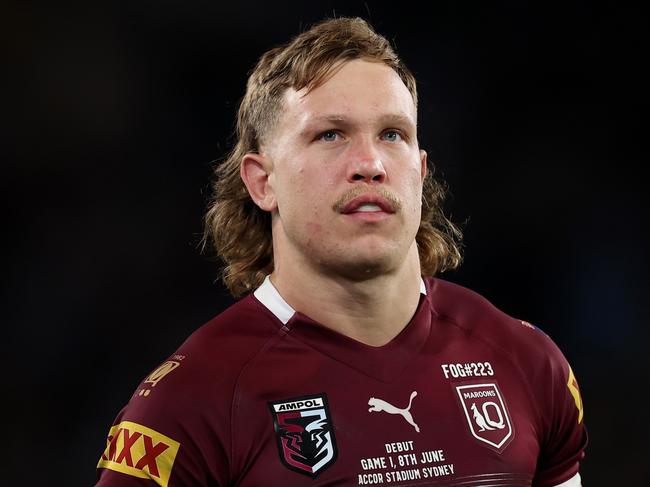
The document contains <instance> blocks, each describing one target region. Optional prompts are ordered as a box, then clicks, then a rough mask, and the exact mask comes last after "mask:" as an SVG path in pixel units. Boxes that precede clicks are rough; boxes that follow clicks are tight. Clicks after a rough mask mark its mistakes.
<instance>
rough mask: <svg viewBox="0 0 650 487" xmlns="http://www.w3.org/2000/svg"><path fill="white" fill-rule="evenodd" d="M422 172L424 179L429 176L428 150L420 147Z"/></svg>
mask: <svg viewBox="0 0 650 487" xmlns="http://www.w3.org/2000/svg"><path fill="white" fill-rule="evenodd" d="M420 165H421V167H420V173H421V175H422V181H424V178H425V177H426V176H427V151H425V150H422V149H420Z"/></svg>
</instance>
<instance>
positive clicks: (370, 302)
mask: <svg viewBox="0 0 650 487" xmlns="http://www.w3.org/2000/svg"><path fill="white" fill-rule="evenodd" d="M273 240H274V270H273V272H272V274H271V277H270V278H271V282H272V283H273V285H274V286H275V288H276V289H277V290H278V292H279V293H280V295H281V296H282V297H283V298H284V300H285V301H286V302H287V303H288V304H289V305H290V306H291V307H292V308H293V309H295V310H296V311H299V312H301V313H303V314H304V315H306V316H308V317H309V318H311V319H312V320H315V321H317V322H318V323H320V324H322V325H324V326H326V327H328V328H330V329H332V330H335V331H337V332H339V333H341V334H343V335H346V336H348V337H350V338H353V339H355V340H357V341H359V342H361V343H364V344H366V345H369V346H373V347H379V346H382V345H385V344H387V343H388V342H390V341H391V340H392V339H393V338H395V337H396V336H397V335H398V334H399V333H400V332H401V331H402V330H403V329H404V327H405V326H406V325H407V324H408V323H409V321H410V320H411V318H412V317H413V315H414V314H415V311H416V309H417V306H418V303H419V300H420V279H421V271H420V258H419V255H418V250H417V245H416V243H415V241H413V243H412V244H411V246H410V247H409V249H408V251H407V252H406V255H405V256H404V258H403V259H402V261H401V262H398V263H396V264H395V265H393V266H392V268H391V269H382V270H376V271H373V272H372V273H371V275H369V276H368V277H367V278H364V279H359V278H354V279H353V278H351V277H350V276H342V275H341V274H340V273H336V272H334V271H332V272H328V271H327V269H326V268H324V266H322V265H320V266H319V265H318V264H317V263H314V262H311V261H309V259H307V258H306V257H305V256H304V255H303V254H302V253H301V252H298V251H297V249H295V248H292V246H291V245H290V244H288V243H287V242H286V241H284V242H279V241H277V240H283V239H276V238H275V235H274V239H273ZM276 244H279V247H278V246H276ZM283 244H284V245H283Z"/></svg>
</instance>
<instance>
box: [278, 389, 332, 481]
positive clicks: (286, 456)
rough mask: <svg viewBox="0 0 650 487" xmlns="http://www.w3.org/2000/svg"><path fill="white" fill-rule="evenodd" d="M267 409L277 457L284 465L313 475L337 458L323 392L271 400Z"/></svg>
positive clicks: (330, 419) (318, 473) (319, 472)
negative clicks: (276, 447) (269, 413)
mask: <svg viewBox="0 0 650 487" xmlns="http://www.w3.org/2000/svg"><path fill="white" fill-rule="evenodd" d="M269 408H270V409H271V414H272V415H273V424H274V426H275V437H276V440H277V443H278V453H279V454H280V460H282V463H283V464H284V465H285V466H286V467H287V468H289V469H291V470H293V471H295V472H298V473H301V474H304V475H308V476H310V477H313V478H316V477H318V476H319V475H320V474H321V473H322V472H323V470H325V469H326V468H327V467H329V466H330V465H332V464H333V463H334V462H335V461H336V456H337V449H336V440H335V438H334V426H333V425H332V417H331V416H330V413H329V408H328V405H327V396H326V395H325V394H318V395H314V396H303V397H296V398H291V399H283V400H281V401H275V402H270V403H269Z"/></svg>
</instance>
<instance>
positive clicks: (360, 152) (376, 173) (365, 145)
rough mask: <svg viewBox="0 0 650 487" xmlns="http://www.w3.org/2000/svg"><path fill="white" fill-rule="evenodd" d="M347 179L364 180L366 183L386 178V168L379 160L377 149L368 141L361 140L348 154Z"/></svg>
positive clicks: (382, 180)
mask: <svg viewBox="0 0 650 487" xmlns="http://www.w3.org/2000/svg"><path fill="white" fill-rule="evenodd" d="M349 157H350V159H349V164H348V169H347V179H348V181H349V182H351V183H353V182H358V181H364V182H367V183H383V182H384V181H385V180H386V170H385V169H384V165H383V163H382V161H381V157H380V155H379V151H377V149H376V147H374V145H373V143H372V142H370V141H361V142H359V143H358V144H356V146H355V147H354V148H353V150H352V151H351V153H350V154H349Z"/></svg>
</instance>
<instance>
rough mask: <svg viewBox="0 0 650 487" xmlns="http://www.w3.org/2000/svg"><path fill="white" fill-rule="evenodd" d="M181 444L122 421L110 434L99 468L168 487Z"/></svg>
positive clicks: (137, 425) (138, 425)
mask: <svg viewBox="0 0 650 487" xmlns="http://www.w3.org/2000/svg"><path fill="white" fill-rule="evenodd" d="M179 447H180V443H178V442H177V441H174V440H172V439H171V438H169V437H167V436H165V435H161V434H160V433H158V432H157V431H154V430H152V429H151V428H147V427H146V426H142V425H140V424H137V423H132V422H131V421H122V422H121V423H120V424H118V425H115V426H113V427H112V428H111V430H110V431H109V432H108V438H107V446H106V450H104V453H103V454H102V457H101V458H100V459H99V463H98V464H97V468H107V469H109V470H115V471H116V472H122V473H125V474H127V475H132V476H133V477H139V478H143V479H151V480H153V481H155V482H156V483H157V484H158V485H160V486H162V487H167V484H168V483H169V477H170V476H171V473H172V467H173V466H174V460H175V459H176V454H177V453H178V449H179Z"/></svg>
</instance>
